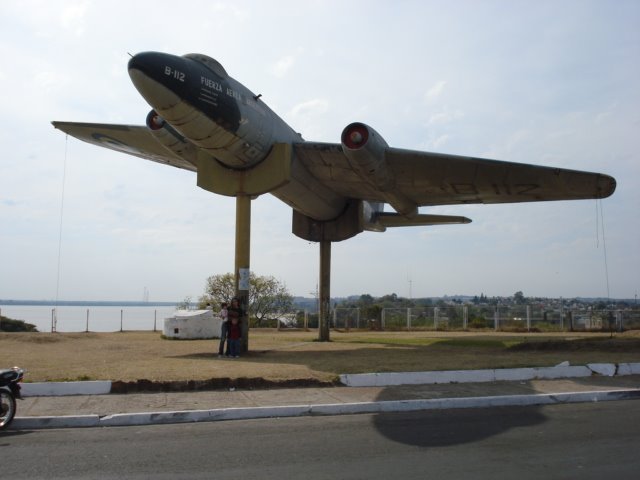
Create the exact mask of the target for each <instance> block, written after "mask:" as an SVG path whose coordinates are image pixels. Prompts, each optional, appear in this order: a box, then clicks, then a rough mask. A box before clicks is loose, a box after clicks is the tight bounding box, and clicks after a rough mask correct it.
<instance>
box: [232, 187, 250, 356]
mask: <svg viewBox="0 0 640 480" xmlns="http://www.w3.org/2000/svg"><path fill="white" fill-rule="evenodd" d="M250 254H251V197H249V196H248V195H237V196H236V255H235V277H236V297H238V300H239V301H240V308H242V311H243V312H244V314H243V315H242V319H241V325H242V342H241V351H242V352H243V353H245V352H247V351H248V350H249V273H250Z"/></svg>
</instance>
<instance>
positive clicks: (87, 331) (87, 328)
mask: <svg viewBox="0 0 640 480" xmlns="http://www.w3.org/2000/svg"><path fill="white" fill-rule="evenodd" d="M85 332H86V333H89V309H88V308H87V327H86V328H85Z"/></svg>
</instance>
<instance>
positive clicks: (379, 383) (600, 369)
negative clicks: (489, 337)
mask: <svg viewBox="0 0 640 480" xmlns="http://www.w3.org/2000/svg"><path fill="white" fill-rule="evenodd" d="M634 374H640V363H621V364H619V365H617V364H615V363H592V364H588V365H587V366H569V365H559V366H556V367H535V368H504V369H489V370H450V371H436V372H398V373H395V372H389V373H362V374H345V375H340V382H341V383H342V384H343V385H346V386H348V387H388V386H391V385H432V384H438V383H469V382H474V383H476V382H495V381H527V380H534V379H547V380H551V379H557V378H580V377H590V376H591V375H606V376H614V375H634Z"/></svg>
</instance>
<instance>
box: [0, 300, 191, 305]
mask: <svg viewBox="0 0 640 480" xmlns="http://www.w3.org/2000/svg"><path fill="white" fill-rule="evenodd" d="M178 303H180V302H177V301H176V302H131V301H117V300H113V301H80V300H58V301H57V302H56V301H55V300H2V299H0V306H5V307H8V306H20V307H25V306H39V307H40V306H49V307H56V306H57V307H173V306H176V305H177V304H178Z"/></svg>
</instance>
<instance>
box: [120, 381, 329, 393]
mask: <svg viewBox="0 0 640 480" xmlns="http://www.w3.org/2000/svg"><path fill="white" fill-rule="evenodd" d="M338 385H341V384H340V382H339V381H338V380H337V379H336V380H334V381H321V380H316V379H312V378H295V379H289V380H268V379H265V378H261V377H254V378H246V377H245V378H228V377H227V378H210V379H208V380H188V381H174V382H154V381H151V380H144V379H143V380H137V381H135V382H121V381H117V382H113V383H112V384H111V393H141V392H186V391H206V390H230V389H242V390H272V389H274V388H304V387H306V388H310V387H335V386H338Z"/></svg>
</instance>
